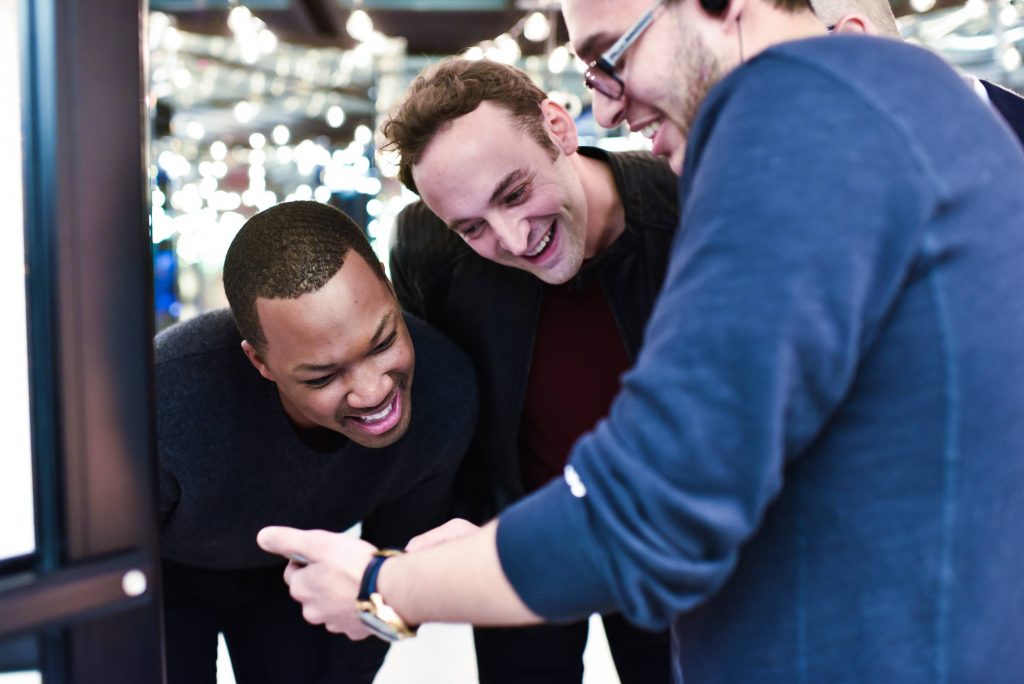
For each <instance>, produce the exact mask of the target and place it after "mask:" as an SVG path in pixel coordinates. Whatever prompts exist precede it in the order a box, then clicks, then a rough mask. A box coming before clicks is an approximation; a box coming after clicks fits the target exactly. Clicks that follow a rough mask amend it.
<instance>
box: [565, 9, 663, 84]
mask: <svg viewBox="0 0 1024 684" xmlns="http://www.w3.org/2000/svg"><path fill="white" fill-rule="evenodd" d="M664 2H665V0H658V1H657V2H656V3H654V5H653V6H652V7H651V9H649V10H647V11H646V12H644V15H643V16H642V17H640V19H639V20H638V21H637V22H636V23H635V24H633V26H632V28H630V29H629V30H628V31H626V32H625V33H623V34H622V37H620V38H619V39H618V40H617V41H615V43H614V44H613V45H612V46H611V47H610V48H608V49H607V50H605V51H604V52H602V53H601V56H600V57H598V58H597V59H595V60H594V61H593V62H591V63H590V64H588V65H587V72H586V73H585V74H584V75H583V83H584V85H586V86H587V87H588V88H590V89H591V90H596V91H597V92H599V93H601V94H602V95H604V96H605V97H608V98H611V99H613V100H618V99H619V98H621V97H622V93H623V91H624V90H625V88H626V86H625V84H623V82H622V79H621V78H620V77H619V75H618V74H616V73H615V65H616V64H617V63H618V61H619V60H620V59H622V55H624V54H626V50H628V49H629V48H630V47H632V46H633V43H635V42H636V40H637V38H639V37H640V34H642V33H643V32H644V31H645V30H646V29H647V27H648V26H650V25H651V22H652V21H654V12H655V10H657V9H658V8H659V7H660V6H661V5H662V4H663V3H664Z"/></svg>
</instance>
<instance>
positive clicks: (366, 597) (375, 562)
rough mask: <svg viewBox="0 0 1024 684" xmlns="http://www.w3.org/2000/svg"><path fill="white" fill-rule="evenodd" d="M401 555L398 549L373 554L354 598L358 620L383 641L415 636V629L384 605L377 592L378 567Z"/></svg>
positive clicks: (393, 610)
mask: <svg viewBox="0 0 1024 684" xmlns="http://www.w3.org/2000/svg"><path fill="white" fill-rule="evenodd" d="M403 553H404V551H399V550H398V549H380V550H379V551H377V552H375V553H374V554H373V558H371V559H370V562H369V564H367V566H366V570H364V571H363V581H362V582H361V583H360V584H359V596H358V597H357V598H356V609H357V610H358V611H359V619H360V620H362V621H363V624H364V625H366V626H367V627H368V628H369V630H370V631H371V632H372V633H373V635H374V636H376V637H379V638H381V639H383V640H384V641H398V640H399V639H405V638H407V637H414V636H416V628H415V627H410V626H409V625H407V624H405V620H403V619H402V618H401V617H399V615H398V613H396V612H395V609H394V608H392V607H391V606H389V605H388V604H386V603H384V597H383V596H381V595H380V592H379V591H377V574H378V573H379V572H380V566H382V565H384V561H386V560H387V559H388V558H392V557H394V556H400V555H402V554H403Z"/></svg>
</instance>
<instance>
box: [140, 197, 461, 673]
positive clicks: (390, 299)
mask: <svg viewBox="0 0 1024 684" xmlns="http://www.w3.org/2000/svg"><path fill="white" fill-rule="evenodd" d="M224 287H225V291H226V293H227V296H228V300H229V302H230V304H231V311H228V310H219V311H214V312H210V313H207V314H204V315H202V316H199V317H197V318H195V319H192V320H190V321H188V322H186V323H182V324H179V325H177V326H174V327H172V328H169V329H168V330H166V331H164V332H162V333H161V334H160V335H158V336H157V338H156V387H157V407H158V412H157V417H158V425H157V427H158V430H157V437H158V452H159V460H160V475H161V480H160V508H161V510H160V513H161V516H160V517H161V533H162V554H163V557H164V563H163V576H164V605H165V617H166V639H167V670H168V679H169V681H170V682H171V683H172V684H174V683H175V682H180V683H182V684H186V683H187V684H196V683H203V682H210V683H212V682H214V681H215V659H216V649H217V633H218V632H223V634H224V636H225V640H226V642H227V646H228V649H229V651H230V653H231V660H232V664H233V666H234V670H235V676H236V679H237V681H238V682H239V684H246V683H247V682H268V683H271V682H272V683H276V684H280V683H281V682H318V681H322V682H325V683H326V682H363V681H365V682H369V681H372V679H373V676H374V674H375V672H376V671H377V668H378V667H379V666H380V663H381V660H382V658H383V656H384V648H383V646H384V645H383V644H378V643H365V644H358V645H353V644H351V643H350V642H349V641H348V640H347V639H346V638H344V637H331V638H330V639H327V635H326V634H325V633H324V632H323V631H322V630H317V629H314V628H312V627H311V626H310V625H307V624H306V623H305V622H304V621H303V619H302V615H301V613H300V611H299V610H298V606H297V605H295V604H294V603H293V602H292V601H291V600H290V599H289V597H288V595H287V591H286V588H285V587H284V586H283V585H282V584H281V582H280V573H281V567H282V564H281V562H280V559H279V558H277V557H274V556H270V555H267V554H265V553H263V552H262V551H260V549H259V548H258V547H257V546H256V544H255V535H256V532H257V531H258V530H259V529H260V528H261V527H263V526H265V525H267V524H271V523H276V522H281V521H288V522H287V524H289V525H297V526H302V527H316V528H322V529H326V530H335V531H340V530H345V529H348V528H350V527H352V526H353V525H355V524H356V523H359V522H362V536H363V538H364V539H367V540H370V541H372V542H373V543H374V544H376V545H379V546H394V547H399V548H400V547H402V546H404V544H405V542H406V541H407V540H408V539H409V538H410V537H412V536H413V535H415V534H417V533H419V532H422V531H424V530H426V529H429V528H430V527H431V526H433V525H435V524H437V523H438V522H440V521H442V520H444V517H443V516H444V515H445V513H446V512H447V507H448V505H449V503H450V493H451V485H452V482H453V480H454V476H455V473H456V472H457V468H458V465H459V462H460V459H461V456H462V454H463V453H464V450H465V448H466V445H467V442H468V436H469V435H470V434H471V431H472V425H473V422H474V420H475V415H476V403H477V402H476V389H475V382H474V378H473V374H472V369H471V367H470V364H469V361H468V359H466V358H465V356H464V355H463V354H462V353H461V352H459V351H458V350H457V349H456V348H455V346H454V345H453V344H452V343H451V342H449V341H447V340H446V339H445V338H443V337H441V336H440V335H439V334H438V333H437V332H435V331H433V330H432V329H430V328H429V327H428V326H426V325H425V324H424V323H422V322H420V321H419V320H417V319H415V318H412V317H405V318H403V316H402V313H401V310H400V309H399V306H398V303H397V301H396V300H395V297H394V294H393V292H392V290H391V286H390V284H389V283H388V281H387V278H386V277H385V275H384V272H383V269H382V268H381V264H380V262H379V261H378V260H377V259H376V258H375V257H374V253H373V251H372V249H371V248H370V245H369V243H368V242H367V240H366V238H365V237H364V236H363V233H362V231H361V230H360V229H359V227H357V226H356V225H355V224H354V223H353V222H352V221H351V220H350V219H349V218H348V217H347V216H346V215H344V214H342V213H341V212H339V211H337V210H336V209H333V208H331V207H328V206H326V205H323V204H319V203H317V202H289V203H284V204H281V205H278V206H276V207H274V208H271V209H267V210H266V211H263V212H261V213H259V214H257V215H256V216H254V217H252V218H251V219H250V220H249V221H248V222H247V223H246V224H245V225H244V226H243V227H242V229H241V230H240V231H239V233H238V235H237V236H236V237H235V239H234V241H233V242H232V244H231V247H230V249H229V250H228V254H227V258H226V260H225V264H224ZM414 370H415V383H414V382H413V375H414ZM261 376H262V377H261Z"/></svg>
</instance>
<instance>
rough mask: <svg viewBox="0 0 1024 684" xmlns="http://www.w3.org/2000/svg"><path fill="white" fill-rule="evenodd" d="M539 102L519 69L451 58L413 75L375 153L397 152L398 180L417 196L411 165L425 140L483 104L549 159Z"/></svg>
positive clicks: (541, 93) (539, 97) (538, 91)
mask: <svg viewBox="0 0 1024 684" xmlns="http://www.w3.org/2000/svg"><path fill="white" fill-rule="evenodd" d="M545 99H547V94H546V93H545V92H544V91H543V90H541V89H540V88H539V87H537V85H536V84H535V83H534V82H533V81H532V80H531V79H530V77H529V75H527V74H526V73H525V72H524V71H521V70H520V69H517V68H515V67H512V66H508V65H507V64H501V63H499V62H494V61H491V60H488V59H479V60H473V59H465V58H461V57H451V58H449V59H446V60H444V61H442V62H441V63H439V64H437V65H436V66H433V67H428V68H426V69H424V70H423V71H422V72H421V73H420V75H419V76H417V77H416V80H414V81H413V83H412V85H411V86H410V87H409V92H408V93H406V96H405V99H404V100H403V101H402V102H401V103H400V104H399V105H398V107H397V109H396V110H395V111H393V112H392V113H391V115H390V116H388V118H387V119H386V120H385V121H384V123H383V125H381V128H380V133H381V136H382V137H383V138H384V141H383V144H382V145H381V149H383V150H387V151H396V152H398V154H399V156H400V157H401V159H400V162H399V165H398V179H399V180H400V181H402V184H403V185H405V187H407V188H409V189H410V190H412V191H413V192H417V190H416V183H415V181H413V179H412V167H413V165H414V164H417V163H419V161H420V158H421V157H422V156H423V152H424V150H426V149H427V146H428V145H429V144H430V141H431V140H433V139H434V136H435V135H437V134H438V133H439V132H440V131H442V130H443V129H444V128H446V127H447V126H448V125H449V124H450V123H451V122H452V121H454V120H455V119H458V118H459V117H461V116H464V115H466V114H469V113H470V112H472V111H474V110H475V109H476V108H477V107H479V106H480V103H481V102H485V101H487V102H493V103H494V104H496V105H498V106H499V107H502V108H504V109H505V110H506V111H508V112H509V114H511V115H512V118H513V119H514V120H515V121H516V123H518V124H519V125H520V126H521V127H522V128H523V130H525V131H526V132H527V133H529V134H530V136H531V137H532V138H533V139H534V140H536V141H537V143H539V144H540V146H541V147H543V148H544V149H546V150H547V151H548V152H549V153H550V154H551V157H552V158H554V157H556V156H557V155H558V148H557V147H556V146H555V143H554V142H552V140H551V138H550V136H549V135H548V132H547V129H546V128H545V127H544V118H543V115H542V113H541V109H540V105H541V103H542V102H543V101H544V100H545Z"/></svg>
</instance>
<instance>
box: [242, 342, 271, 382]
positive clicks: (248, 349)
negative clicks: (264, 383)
mask: <svg viewBox="0 0 1024 684" xmlns="http://www.w3.org/2000/svg"><path fill="white" fill-rule="evenodd" d="M242 351H243V352H245V358H247V359H249V363H251V364H252V365H253V367H254V368H255V369H256V370H258V371H259V372H260V375H262V376H263V377H265V378H266V379H267V380H269V381H270V382H277V380H275V379H274V374H273V373H271V372H270V368H268V367H267V364H266V362H265V361H264V360H263V357H262V356H260V353H259V352H258V351H256V347H254V346H252V345H251V344H249V341H248V340H242Z"/></svg>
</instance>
